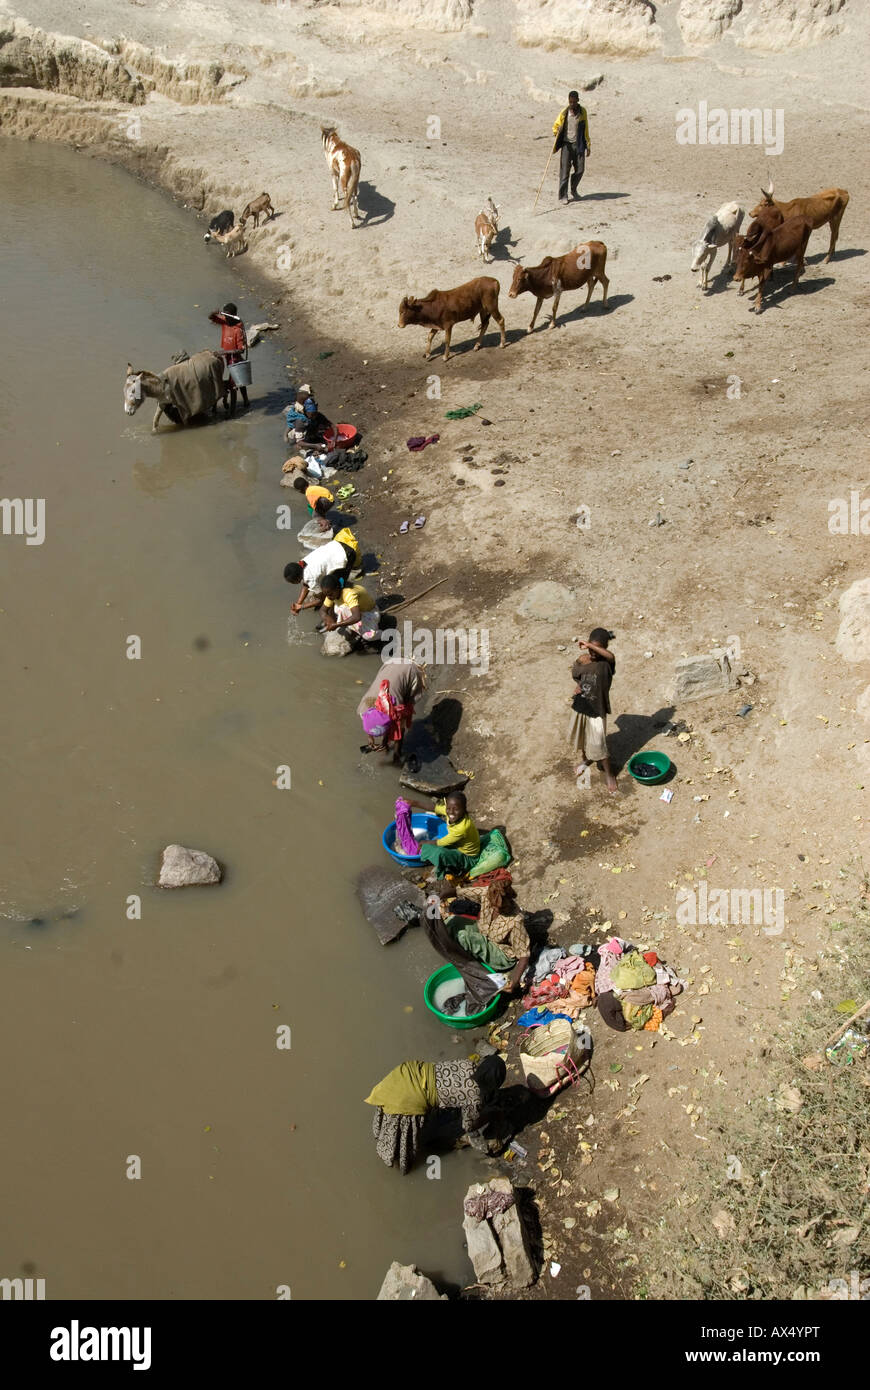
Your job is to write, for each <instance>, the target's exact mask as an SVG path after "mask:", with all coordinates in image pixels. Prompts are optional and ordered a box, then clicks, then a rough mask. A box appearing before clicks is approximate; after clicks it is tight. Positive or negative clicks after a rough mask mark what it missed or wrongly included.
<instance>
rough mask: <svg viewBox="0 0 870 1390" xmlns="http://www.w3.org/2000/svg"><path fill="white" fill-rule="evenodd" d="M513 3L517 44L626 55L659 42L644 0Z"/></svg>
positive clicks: (526, 0)
mask: <svg viewBox="0 0 870 1390" xmlns="http://www.w3.org/2000/svg"><path fill="white" fill-rule="evenodd" d="M515 8H516V27H515V30H514V33H515V35H516V37H517V39H518V40H519V42H520V43H521V44H540V45H541V46H542V47H543V48H550V49H554V48H555V49H558V50H559V51H560V52H565V51H566V50H568V51H570V50H572V49H573V50H575V51H576V50H578V49H579V50H580V52H581V53H612V54H614V55H617V56H619V57H624V56H627V55H635V54H641V53H649V52H650V51H652V50H654V49H656V48H658V47H659V46H660V45H661V42H662V40H661V33H660V30H659V26H658V25H657V24H656V12H655V8H654V6H653V5H651V4H648V3H647V0H585V3H582V4H578V0H515Z"/></svg>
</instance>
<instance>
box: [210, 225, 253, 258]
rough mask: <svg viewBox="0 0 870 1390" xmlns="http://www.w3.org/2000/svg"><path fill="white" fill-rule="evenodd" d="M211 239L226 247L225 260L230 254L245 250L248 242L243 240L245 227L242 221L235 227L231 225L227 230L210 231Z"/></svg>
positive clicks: (235, 254)
mask: <svg viewBox="0 0 870 1390" xmlns="http://www.w3.org/2000/svg"><path fill="white" fill-rule="evenodd" d="M211 236H212V241H219V242H220V244H221V246H225V247H226V252H227V260H229V259H230V257H231V256H238V254H239V252H240V251H247V249H248V243H247V242H246V241H245V228H244V224H243V223H242V222H240V223H239V225H238V226H237V227H233V228H232V229H231V231H229V232H212V234H211Z"/></svg>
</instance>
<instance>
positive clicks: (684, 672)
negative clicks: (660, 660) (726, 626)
mask: <svg viewBox="0 0 870 1390" xmlns="http://www.w3.org/2000/svg"><path fill="white" fill-rule="evenodd" d="M736 685H737V677H736V675H735V674H734V672H733V671H732V669H731V662H730V661H729V660H728V657H727V655H726V654H725V652H723V653H722V654H721V655H720V656H713V655H712V654H708V655H705V656H686V657H681V658H680V660H679V661H678V662H677V664H676V667H675V669H674V690H673V697H672V698H673V702H674V704H682V703H683V702H684V701H686V700H705V699H707V697H708V696H710V695H724V694H727V692H728V691H729V690H734V689H735V687H736Z"/></svg>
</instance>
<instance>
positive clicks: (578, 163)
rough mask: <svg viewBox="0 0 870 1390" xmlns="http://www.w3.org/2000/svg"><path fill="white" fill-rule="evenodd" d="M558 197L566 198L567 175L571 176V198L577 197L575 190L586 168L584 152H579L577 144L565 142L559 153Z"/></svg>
mask: <svg viewBox="0 0 870 1390" xmlns="http://www.w3.org/2000/svg"><path fill="white" fill-rule="evenodd" d="M559 156H560V158H559V197H560V198H567V197H568V175H569V174H570V175H571V196H572V198H576V197H577V188H578V186H579V184H580V180H581V179H582V177H583V170H584V169H585V167H586V151H585V149H584V150H583V151H582V152H581V150H580V146H579V144H576V145H574V144H571V142H570V141H569V140H566V141H565V143H564V145H563V146H562V148H561V150H560V151H559Z"/></svg>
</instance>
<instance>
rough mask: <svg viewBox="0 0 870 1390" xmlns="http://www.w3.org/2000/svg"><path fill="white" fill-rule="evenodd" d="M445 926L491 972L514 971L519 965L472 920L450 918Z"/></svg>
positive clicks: (455, 939) (463, 947) (514, 958)
mask: <svg viewBox="0 0 870 1390" xmlns="http://www.w3.org/2000/svg"><path fill="white" fill-rule="evenodd" d="M444 925H445V926H446V928H447V930H448V931H449V932H450V935H451V936H452V937H453V939H454V941H455V942H456V943H457V945H458V946H461V947H462V949H463V951H467V952H468V954H469V955H470V956H473V957H474V959H475V960H479V961H482V962H483V964H484V965H488V966H489V967H490V969H491V970H513V968H514V966H515V965H516V963H517V962H516V957H515V956H510V955H508V953H507V952H506V951H504V950H502V948H501V946H498V945H496V943H495V942H494V941H490V939H489V937H488V936H486V934H485V933H484V932H482V931H481V930H480V927H479V926H478V925H477V923H476V922H475V921H473V920H472V919H471V918H469V917H448V918H447V921H446V922H445V923H444Z"/></svg>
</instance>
